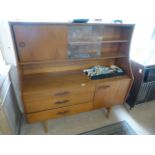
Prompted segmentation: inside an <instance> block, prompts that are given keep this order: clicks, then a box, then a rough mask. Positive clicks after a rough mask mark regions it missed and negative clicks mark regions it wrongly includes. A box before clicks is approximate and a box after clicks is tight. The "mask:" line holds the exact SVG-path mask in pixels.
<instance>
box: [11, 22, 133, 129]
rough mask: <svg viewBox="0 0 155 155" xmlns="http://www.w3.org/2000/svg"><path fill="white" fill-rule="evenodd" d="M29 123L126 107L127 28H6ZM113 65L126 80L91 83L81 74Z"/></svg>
mask: <svg viewBox="0 0 155 155" xmlns="http://www.w3.org/2000/svg"><path fill="white" fill-rule="evenodd" d="M10 28H11V32H12V38H13V41H14V45H15V49H16V58H17V62H18V69H19V73H20V74H19V75H20V90H21V98H22V101H23V105H24V110H25V116H26V119H27V122H28V123H32V122H36V121H40V122H44V129H45V131H46V132H47V131H48V128H47V120H48V119H52V118H58V117H63V116H68V115H72V114H77V113H80V112H86V111H90V110H93V109H99V108H106V109H107V111H108V113H107V116H108V115H109V112H110V108H111V107H112V106H114V105H117V104H122V103H124V102H125V100H126V97H127V95H128V93H129V90H130V88H131V85H132V82H133V76H132V71H131V68H130V61H129V47H130V41H131V36H132V31H133V28H134V25H132V24H95V23H92V24H91V23H88V24H73V23H29V22H11V23H10ZM94 65H105V66H110V65H117V66H119V67H121V68H122V69H123V70H124V71H125V73H126V74H125V75H123V76H117V77H112V78H105V79H100V80H90V79H89V78H88V77H87V76H86V75H85V74H84V73H83V72H82V71H83V69H85V68H88V67H91V66H94Z"/></svg>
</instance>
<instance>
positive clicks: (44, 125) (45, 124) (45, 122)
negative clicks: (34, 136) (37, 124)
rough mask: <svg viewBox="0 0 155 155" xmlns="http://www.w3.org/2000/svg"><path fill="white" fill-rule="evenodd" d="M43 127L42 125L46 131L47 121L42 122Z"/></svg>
mask: <svg viewBox="0 0 155 155" xmlns="http://www.w3.org/2000/svg"><path fill="white" fill-rule="evenodd" d="M43 127H44V131H45V132H48V122H47V121H44V122H43Z"/></svg>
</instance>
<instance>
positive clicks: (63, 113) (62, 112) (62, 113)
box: [57, 110, 69, 115]
mask: <svg viewBox="0 0 155 155" xmlns="http://www.w3.org/2000/svg"><path fill="white" fill-rule="evenodd" d="M67 113H69V110H64V111H59V112H57V114H58V115H65V114H67Z"/></svg>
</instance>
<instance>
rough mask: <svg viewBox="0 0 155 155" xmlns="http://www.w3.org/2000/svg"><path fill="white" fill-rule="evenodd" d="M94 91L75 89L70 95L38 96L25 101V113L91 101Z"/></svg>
mask: <svg viewBox="0 0 155 155" xmlns="http://www.w3.org/2000/svg"><path fill="white" fill-rule="evenodd" d="M93 96H94V91H90V90H89V91H87V92H83V91H82V92H80V91H77V92H76V93H73V94H72V95H65V96H61V97H51V98H46V99H45V98H44V97H43V98H40V99H37V98H36V99H34V100H31V101H25V102H24V105H25V111H26V113H31V112H37V111H42V110H47V109H54V108H60V107H64V106H69V105H74V104H79V103H84V102H89V101H93Z"/></svg>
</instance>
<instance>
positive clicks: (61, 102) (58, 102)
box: [55, 100, 69, 104]
mask: <svg viewBox="0 0 155 155" xmlns="http://www.w3.org/2000/svg"><path fill="white" fill-rule="evenodd" d="M67 102H69V100H63V101H57V102H55V104H64V103H67Z"/></svg>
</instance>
